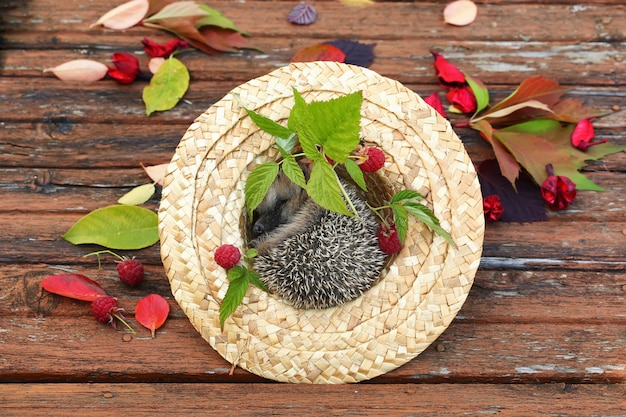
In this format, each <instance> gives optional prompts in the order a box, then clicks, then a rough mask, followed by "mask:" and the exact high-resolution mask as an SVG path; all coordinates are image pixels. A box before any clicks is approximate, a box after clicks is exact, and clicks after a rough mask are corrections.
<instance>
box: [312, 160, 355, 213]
mask: <svg viewBox="0 0 626 417" xmlns="http://www.w3.org/2000/svg"><path fill="white" fill-rule="evenodd" d="M306 191H307V193H308V194H309V197H311V198H312V199H313V201H315V202H316V203H317V204H319V205H320V206H322V207H324V208H325V209H327V210H330V211H334V212H337V213H340V214H345V215H348V216H350V215H352V213H350V212H349V211H348V208H347V207H346V204H345V202H344V200H343V197H342V195H343V194H342V192H341V187H340V186H339V182H338V180H337V174H336V173H335V170H333V167H332V166H331V165H330V164H329V163H328V162H327V161H326V160H325V159H320V160H318V161H317V162H316V163H315V164H313V169H312V170H311V177H310V178H309V182H308V184H307V187H306Z"/></svg>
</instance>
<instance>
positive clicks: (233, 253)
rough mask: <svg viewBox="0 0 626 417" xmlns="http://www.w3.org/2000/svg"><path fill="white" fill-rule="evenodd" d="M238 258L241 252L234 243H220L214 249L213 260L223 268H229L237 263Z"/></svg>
mask: <svg viewBox="0 0 626 417" xmlns="http://www.w3.org/2000/svg"><path fill="white" fill-rule="evenodd" d="M240 259H241V252H239V248H237V247H236V246H234V245H230V244H226V245H222V246H220V247H219V248H217V250H216V251H215V262H217V264H218V265H219V266H221V267H222V268H224V269H230V268H232V267H233V266H235V265H237V263H238V262H239V260H240Z"/></svg>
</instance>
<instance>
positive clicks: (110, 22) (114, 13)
mask: <svg viewBox="0 0 626 417" xmlns="http://www.w3.org/2000/svg"><path fill="white" fill-rule="evenodd" d="M149 7H150V3H149V1H148V0H131V1H129V2H126V3H124V4H121V5H119V6H117V7H116V8H114V9H112V10H110V11H108V12H107V13H105V14H104V15H102V17H100V19H98V21H97V22H96V23H94V24H93V25H91V26H90V28H92V27H94V26H98V25H102V26H104V27H105V28H108V29H115V30H124V29H128V28H131V27H133V26H135V25H136V24H137V23H139V22H141V20H142V19H143V18H144V17H145V16H146V14H147V13H148V9H149Z"/></svg>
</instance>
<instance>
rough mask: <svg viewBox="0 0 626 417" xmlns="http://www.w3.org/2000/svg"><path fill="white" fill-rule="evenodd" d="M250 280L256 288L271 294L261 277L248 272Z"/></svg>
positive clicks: (253, 272)
mask: <svg viewBox="0 0 626 417" xmlns="http://www.w3.org/2000/svg"><path fill="white" fill-rule="evenodd" d="M248 280H249V281H250V283H251V284H252V285H254V286H255V287H257V288H260V289H262V290H263V291H265V292H269V288H267V285H265V283H264V282H263V281H261V277H260V276H259V274H258V273H256V272H255V271H251V270H248Z"/></svg>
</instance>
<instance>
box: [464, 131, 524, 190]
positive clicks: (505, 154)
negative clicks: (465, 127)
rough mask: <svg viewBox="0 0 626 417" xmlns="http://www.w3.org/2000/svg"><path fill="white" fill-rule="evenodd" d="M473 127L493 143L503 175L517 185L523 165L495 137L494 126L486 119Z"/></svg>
mask: <svg viewBox="0 0 626 417" xmlns="http://www.w3.org/2000/svg"><path fill="white" fill-rule="evenodd" d="M472 127H473V128H474V129H476V130H478V131H479V132H480V134H481V136H482V137H483V139H485V140H486V141H487V142H489V144H491V147H492V148H493V151H494V153H495V156H496V159H497V161H498V164H499V166H500V171H501V172H502V175H503V176H504V177H505V178H506V179H508V180H509V182H510V183H511V184H512V186H513V187H515V182H516V181H517V178H518V177H519V174H520V171H521V167H520V165H519V163H518V162H517V161H516V160H515V157H513V155H511V153H510V152H509V151H508V150H507V149H506V147H505V146H504V145H503V144H502V143H501V142H500V141H499V140H498V139H497V138H495V137H494V134H493V127H492V126H491V125H490V124H489V122H487V121H486V120H480V121H478V122H476V123H474V124H473V125H472Z"/></svg>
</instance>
